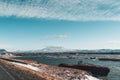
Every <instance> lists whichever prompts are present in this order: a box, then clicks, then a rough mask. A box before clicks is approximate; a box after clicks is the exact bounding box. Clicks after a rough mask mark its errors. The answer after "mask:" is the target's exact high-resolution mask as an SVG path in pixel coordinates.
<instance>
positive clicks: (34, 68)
mask: <svg viewBox="0 0 120 80" xmlns="http://www.w3.org/2000/svg"><path fill="white" fill-rule="evenodd" d="M12 63H13V64H16V65H19V66H23V67H26V68H29V69H31V70H34V71H41V70H40V69H39V68H38V67H35V66H32V65H29V64H22V63H16V62H12Z"/></svg>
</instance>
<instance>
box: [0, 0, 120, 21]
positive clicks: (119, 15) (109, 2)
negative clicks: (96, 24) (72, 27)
mask: <svg viewBox="0 0 120 80" xmlns="http://www.w3.org/2000/svg"><path fill="white" fill-rule="evenodd" d="M0 16H16V17H23V18H43V19H58V20H73V21H89V20H117V21H120V1H119V0H0Z"/></svg>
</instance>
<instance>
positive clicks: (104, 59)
mask: <svg viewBox="0 0 120 80" xmlns="http://www.w3.org/2000/svg"><path fill="white" fill-rule="evenodd" d="M99 60H100V61H120V59H115V58H99Z"/></svg>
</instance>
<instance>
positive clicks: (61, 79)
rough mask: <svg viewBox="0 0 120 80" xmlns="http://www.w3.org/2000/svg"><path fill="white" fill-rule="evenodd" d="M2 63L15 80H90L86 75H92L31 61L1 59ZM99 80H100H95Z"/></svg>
mask: <svg viewBox="0 0 120 80" xmlns="http://www.w3.org/2000/svg"><path fill="white" fill-rule="evenodd" d="M14 62H17V63H22V64H25V65H27V64H29V65H32V66H34V67H37V68H39V69H40V70H38V71H36V70H32V69H30V68H26V67H23V66H19V65H17V64H14ZM0 63H1V64H2V66H4V67H5V68H6V69H7V71H8V72H9V73H10V74H11V75H12V76H13V77H14V78H15V80H89V79H87V76H86V75H88V76H89V75H90V73H88V72H86V71H83V70H78V69H71V68H64V67H56V66H50V65H45V64H41V63H38V62H36V61H31V60H16V59H3V58H2V59H0ZM95 80H99V79H95Z"/></svg>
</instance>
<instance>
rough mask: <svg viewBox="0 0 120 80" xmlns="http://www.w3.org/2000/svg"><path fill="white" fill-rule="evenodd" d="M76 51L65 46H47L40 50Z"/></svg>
mask: <svg viewBox="0 0 120 80" xmlns="http://www.w3.org/2000/svg"><path fill="white" fill-rule="evenodd" d="M68 51H74V50H73V49H66V48H63V47H46V48H43V49H41V50H40V52H68Z"/></svg>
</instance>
